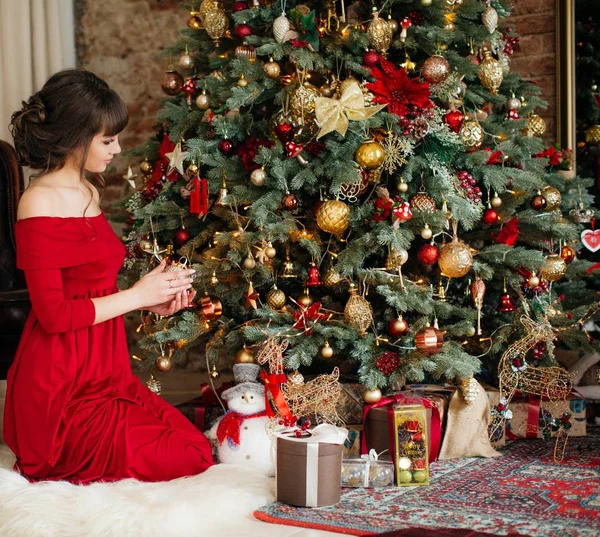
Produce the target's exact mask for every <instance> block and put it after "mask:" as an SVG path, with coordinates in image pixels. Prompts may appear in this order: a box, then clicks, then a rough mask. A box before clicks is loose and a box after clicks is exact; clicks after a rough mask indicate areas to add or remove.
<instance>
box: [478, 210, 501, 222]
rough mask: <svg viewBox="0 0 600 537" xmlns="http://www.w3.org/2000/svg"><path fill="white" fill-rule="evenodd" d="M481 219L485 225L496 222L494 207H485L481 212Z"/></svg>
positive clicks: (496, 213) (496, 214) (496, 216)
mask: <svg viewBox="0 0 600 537" xmlns="http://www.w3.org/2000/svg"><path fill="white" fill-rule="evenodd" d="M481 221H482V222H483V223H484V224H486V225H487V226H493V225H494V224H496V223H497V222H498V212H497V211H496V210H495V209H491V208H490V209H486V210H485V211H484V212H483V216H482V217H481Z"/></svg>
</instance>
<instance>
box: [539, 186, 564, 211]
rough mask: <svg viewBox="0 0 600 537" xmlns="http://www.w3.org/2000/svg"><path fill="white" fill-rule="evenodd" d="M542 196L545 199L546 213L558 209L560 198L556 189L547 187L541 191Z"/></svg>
mask: <svg viewBox="0 0 600 537" xmlns="http://www.w3.org/2000/svg"><path fill="white" fill-rule="evenodd" d="M542 195H543V196H544V198H546V211H553V210H554V209H558V208H559V207H560V202H561V201H562V197H561V195H560V192H559V191H558V190H557V189H556V188H554V187H552V186H547V187H545V188H544V189H543V190H542Z"/></svg>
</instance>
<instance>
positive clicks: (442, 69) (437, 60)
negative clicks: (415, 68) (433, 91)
mask: <svg viewBox="0 0 600 537" xmlns="http://www.w3.org/2000/svg"><path fill="white" fill-rule="evenodd" d="M421 73H422V75H423V78H424V79H425V80H427V82H429V83H431V84H439V83H440V82H443V81H444V80H446V78H448V75H449V74H450V64H449V63H448V60H447V59H446V58H444V57H443V56H440V55H439V54H435V55H433V56H430V57H429V58H427V59H426V60H425V61H424V62H423V66H422V67H421Z"/></svg>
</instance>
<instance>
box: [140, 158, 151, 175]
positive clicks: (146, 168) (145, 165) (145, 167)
mask: <svg viewBox="0 0 600 537" xmlns="http://www.w3.org/2000/svg"><path fill="white" fill-rule="evenodd" d="M152 169H153V168H152V164H150V162H148V161H147V160H143V161H142V162H141V164H140V171H141V172H142V173H143V174H145V175H148V174H150V173H152Z"/></svg>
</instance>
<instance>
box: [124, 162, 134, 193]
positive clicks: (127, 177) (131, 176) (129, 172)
mask: <svg viewBox="0 0 600 537" xmlns="http://www.w3.org/2000/svg"><path fill="white" fill-rule="evenodd" d="M122 177H123V179H125V181H127V182H128V183H129V186H130V187H131V188H133V189H134V190H135V178H136V177H137V174H136V173H133V168H132V167H131V166H127V173H126V174H125V175H123V176H122Z"/></svg>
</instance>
